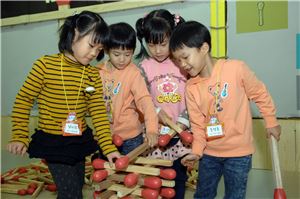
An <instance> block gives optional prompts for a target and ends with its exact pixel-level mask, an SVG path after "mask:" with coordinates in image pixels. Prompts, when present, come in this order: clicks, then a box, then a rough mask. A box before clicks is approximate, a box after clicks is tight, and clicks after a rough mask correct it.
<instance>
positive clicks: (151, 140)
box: [146, 133, 158, 147]
mask: <svg viewBox="0 0 300 199" xmlns="http://www.w3.org/2000/svg"><path fill="white" fill-rule="evenodd" d="M146 142H148V145H149V146H150V147H154V146H155V145H157V143H158V135H157V134H156V133H146Z"/></svg>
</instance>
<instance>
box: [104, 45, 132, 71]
mask: <svg viewBox="0 0 300 199" xmlns="http://www.w3.org/2000/svg"><path fill="white" fill-rule="evenodd" d="M108 56H109V59H110V62H111V63H112V65H113V66H114V67H115V68H117V69H119V70H122V69H124V68H126V66H128V65H129V64H130V62H131V60H132V56H133V50H132V49H131V50H128V49H122V48H119V49H110V50H109V52H108Z"/></svg>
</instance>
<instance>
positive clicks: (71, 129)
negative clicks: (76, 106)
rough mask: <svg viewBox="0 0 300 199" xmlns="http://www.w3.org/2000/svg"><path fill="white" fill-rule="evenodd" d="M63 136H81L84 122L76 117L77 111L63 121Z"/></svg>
mask: <svg viewBox="0 0 300 199" xmlns="http://www.w3.org/2000/svg"><path fill="white" fill-rule="evenodd" d="M62 132H63V136H81V135H82V124H81V121H80V120H77V119H76V114H75V113H69V115H68V117H67V119H66V120H65V121H63V122H62Z"/></svg>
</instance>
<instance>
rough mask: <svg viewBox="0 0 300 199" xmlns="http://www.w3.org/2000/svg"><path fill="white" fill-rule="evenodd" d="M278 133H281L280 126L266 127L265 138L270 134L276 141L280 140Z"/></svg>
mask: <svg viewBox="0 0 300 199" xmlns="http://www.w3.org/2000/svg"><path fill="white" fill-rule="evenodd" d="M280 134H281V126H280V125H278V126H275V127H272V128H267V138H270V136H271V135H272V136H273V137H274V138H275V139H276V140H277V141H279V140H280Z"/></svg>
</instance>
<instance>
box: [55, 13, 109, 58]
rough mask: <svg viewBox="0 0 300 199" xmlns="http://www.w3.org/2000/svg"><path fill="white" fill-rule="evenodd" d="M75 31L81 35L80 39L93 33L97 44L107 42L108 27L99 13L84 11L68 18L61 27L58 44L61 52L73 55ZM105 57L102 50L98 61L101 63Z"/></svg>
mask: <svg viewBox="0 0 300 199" xmlns="http://www.w3.org/2000/svg"><path fill="white" fill-rule="evenodd" d="M75 29H76V30H77V31H78V33H79V37H78V39H81V38H82V37H84V36H86V35H88V34H90V33H93V42H94V43H95V44H103V43H105V41H106V40H107V34H108V26H107V24H106V22H105V21H104V20H103V18H102V17H101V16H100V15H99V14H97V13H94V12H90V11H82V12H81V13H80V14H75V15H73V16H69V17H67V18H66V19H65V22H64V24H63V25H62V26H61V27H60V29H59V43H58V49H59V51H60V52H62V53H63V52H68V53H70V54H72V55H73V50H72V42H73V40H74V37H75ZM103 57H104V51H103V50H102V51H101V52H100V53H99V54H98V56H97V58H96V59H97V60H98V61H100V60H101V59H102V58H103Z"/></svg>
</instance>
